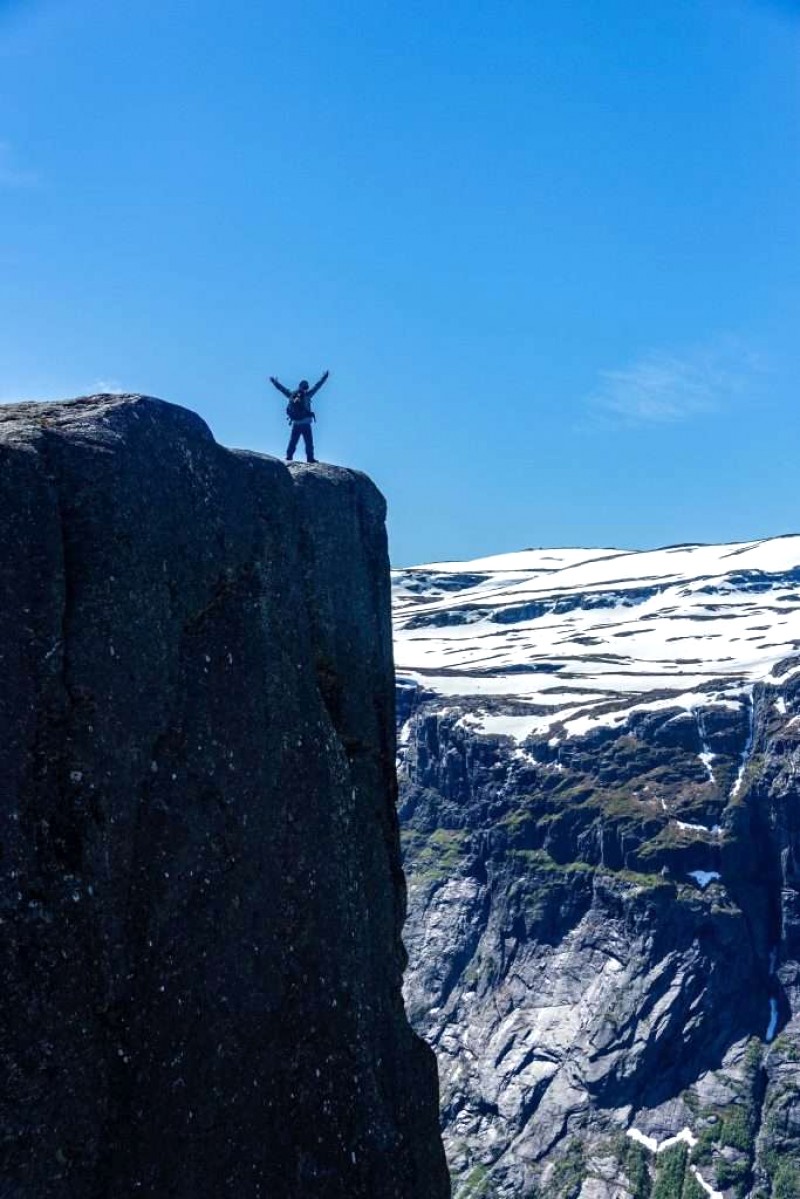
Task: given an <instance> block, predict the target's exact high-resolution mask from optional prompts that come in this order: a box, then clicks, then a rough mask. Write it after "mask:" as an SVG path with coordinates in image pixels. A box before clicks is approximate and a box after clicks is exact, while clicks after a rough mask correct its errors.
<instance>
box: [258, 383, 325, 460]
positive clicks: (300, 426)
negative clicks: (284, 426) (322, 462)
mask: <svg viewBox="0 0 800 1199" xmlns="http://www.w3.org/2000/svg"><path fill="white" fill-rule="evenodd" d="M327 378H328V372H327V371H325V374H324V375H323V376H322V378H321V379H319V380H318V381H317V382H316V383H315V384H314V386H313V387H309V386H308V385H307V384H305V383H304V385H303V386H302V387H297V388H295V390H294V391H290V390H289V388H288V387H284V386H283V384H282V383H279V382H278V380H277V379H276V378H275V377H274V376H271V377H270V383H271V384H272V386H273V387H277V389H278V391H279V392H280V393H281V395H285V396H286V398H287V399H288V401H289V403H288V404H287V405H286V417H287V420H289V421H290V423H291V426H292V435H291V437H290V438H289V446H288V448H287V450H286V457H287V459H288V460H289V461H290V462H291V460H292V458H293V457H294V452H295V450H296V449H297V443H298V441H299V440H300V438H301V437H302V438H303V442H304V444H305V447H306V458H307V459H308V461H309V462H316V459H315V457H314V436H313V434H312V432H311V422H312V421H315V420H316V419H317V418H316V417H315V415H314V413H313V412H312V410H311V397H312V396H315V395H316V394H317V392H318V391H319V389H320V387H322V384H323V383H324V382H325V380H326V379H327Z"/></svg>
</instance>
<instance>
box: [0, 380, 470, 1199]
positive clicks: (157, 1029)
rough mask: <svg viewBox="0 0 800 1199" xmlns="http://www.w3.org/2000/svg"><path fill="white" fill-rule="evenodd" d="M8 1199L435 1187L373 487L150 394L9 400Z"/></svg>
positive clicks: (0, 550) (1, 631)
mask: <svg viewBox="0 0 800 1199" xmlns="http://www.w3.org/2000/svg"><path fill="white" fill-rule="evenodd" d="M0 493H2V494H0V589H1V590H0V596H2V602H1V603H0V669H1V670H2V690H1V691H0V780H2V782H1V783H0V786H1V787H2V802H0V840H1V842H2V860H1V861H0V866H1V868H2V869H1V872H0V920H1V921H2V923H1V924H0V978H1V979H2V1000H1V1001H0V1055H1V1056H2V1062H3V1072H4V1077H5V1080H6V1081H5V1084H4V1086H3V1089H2V1095H0V1108H1V1110H2V1125H3V1132H4V1139H3V1147H2V1150H0V1191H1V1192H2V1193H3V1194H4V1195H8V1196H15V1197H16V1196H20V1197H25V1199H28V1197H30V1199H33V1196H37V1199H38V1197H42V1199H47V1197H50V1196H54V1197H55V1196H58V1197H59V1199H61V1197H64V1199H67V1197H72V1196H75V1197H76V1199H77V1197H78V1196H80V1197H81V1199H87V1197H94V1196H96V1197H98V1199H100V1197H101V1196H109V1195H112V1194H113V1195H123V1194H124V1195H127V1194H131V1195H134V1194H142V1195H158V1196H165V1195H171V1196H178V1197H181V1196H185V1197H186V1199H189V1197H190V1196H191V1197H193V1199H198V1197H202V1196H209V1197H210V1196H222V1195H237V1196H265V1197H266V1196H270V1197H279V1199H284V1197H286V1199H295V1197H297V1199H300V1197H301V1196H302V1197H303V1199H308V1197H313V1199H316V1197H319V1199H344V1197H345V1196H347V1197H348V1199H352V1197H353V1196H356V1197H358V1196H363V1197H364V1199H367V1197H368V1196H369V1197H370V1199H375V1197H379V1199H382V1197H385V1199H438V1197H440V1196H441V1197H444V1196H447V1195H448V1194H449V1184H448V1181H447V1175H446V1170H445V1166H444V1158H443V1154H442V1151H441V1145H440V1141H439V1137H438V1130H437V1094H436V1075H435V1065H434V1062H433V1059H432V1056H431V1055H430V1052H429V1051H428V1050H427V1049H426V1048H425V1047H424V1045H423V1044H422V1043H421V1042H420V1041H419V1040H418V1039H417V1038H416V1037H415V1036H414V1035H413V1034H412V1033H411V1031H410V1028H409V1027H408V1024H407V1022H406V1019H405V1014H404V1011H403V1007H402V1001H401V995H400V982H401V975H402V969H403V965H404V956H403V950H402V945H401V942H400V936H399V934H400V927H401V924H402V920H403V914H404V901H405V892H404V886H403V878H402V873H401V871H400V867H399V856H398V842H397V829H396V824H395V817H394V812H393V804H392V801H393V798H394V786H395V784H394V774H393V766H394V764H393V756H394V730H393V728H392V716H393V703H392V693H391V686H392V678H391V660H392V659H391V642H390V628H389V603H388V562H387V556H386V547H385V532H384V505H383V500H382V498H381V497H380V495H379V494H378V493H377V491H376V490H375V489H374V487H373V486H372V485H371V484H370V482H369V481H368V480H367V479H365V478H364V477H363V476H360V475H357V474H355V473H353V472H348V471H343V470H336V469H334V468H327V467H326V468H323V467H317V468H315V469H314V471H313V472H311V471H308V470H306V469H305V468H303V467H296V468H294V473H293V474H290V473H289V471H287V470H286V468H285V467H284V466H283V465H282V464H280V463H278V462H276V461H274V460H272V459H268V458H264V457H261V456H259V455H255V454H247V453H240V452H231V451H228V450H225V449H223V448H221V447H220V446H218V445H217V444H216V443H215V442H214V441H213V438H212V437H211V435H210V433H209V431H208V429H207V428H206V426H205V425H204V424H203V422H202V421H201V420H200V419H199V418H198V417H196V416H195V415H193V414H192V413H190V412H188V411H186V410H184V409H180V408H177V407H174V406H172V405H168V404H164V403H162V402H160V401H157V400H152V399H147V398H143V397H136V396H127V397H107V396H99V397H91V398H89V399H86V400H81V401H77V402H73V403H70V404H64V405H29V404H26V405H18V406H14V407H12V408H6V409H2V410H0Z"/></svg>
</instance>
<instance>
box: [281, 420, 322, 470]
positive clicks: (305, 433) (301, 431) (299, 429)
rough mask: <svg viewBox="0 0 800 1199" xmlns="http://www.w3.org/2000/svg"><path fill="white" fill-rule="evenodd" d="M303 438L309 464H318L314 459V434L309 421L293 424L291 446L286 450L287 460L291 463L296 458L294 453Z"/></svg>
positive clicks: (294, 422)
mask: <svg viewBox="0 0 800 1199" xmlns="http://www.w3.org/2000/svg"><path fill="white" fill-rule="evenodd" d="M301 437H302V439H303V442H304V444H305V447H306V459H307V460H308V461H309V462H316V458H315V457H314V434H313V433H312V432H311V425H310V423H309V422H308V421H293V422H292V435H291V437H290V438H289V445H288V447H287V449H286V457H287V460H288V461H289V462H291V460H292V459H293V458H294V452H295V450H296V449H297V443H298V441H299V440H300V438H301Z"/></svg>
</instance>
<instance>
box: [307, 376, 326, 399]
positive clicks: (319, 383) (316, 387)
mask: <svg viewBox="0 0 800 1199" xmlns="http://www.w3.org/2000/svg"><path fill="white" fill-rule="evenodd" d="M329 374H330V371H326V372H325V374H324V375H323V376H322V378H321V379H318V380H317V382H316V383H315V384H314V386H313V387H312V388H310V389H309V391H308V392H307V393H306V394H307V395H308V398H309V399H311V397H312V396H315V395H316V394H317V392H318V391H319V389H320V387H322V384H323V383H324V382H325V380H326V379H327V378H328V375H329Z"/></svg>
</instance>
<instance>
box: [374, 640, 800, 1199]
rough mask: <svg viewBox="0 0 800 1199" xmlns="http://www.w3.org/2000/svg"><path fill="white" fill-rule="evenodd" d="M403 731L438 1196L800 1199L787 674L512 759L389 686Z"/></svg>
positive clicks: (412, 975) (799, 746)
mask: <svg viewBox="0 0 800 1199" xmlns="http://www.w3.org/2000/svg"><path fill="white" fill-rule="evenodd" d="M398 714H399V719H400V721H401V722H402V729H403V734H402V737H401V747H400V755H401V770H400V776H401V787H400V812H401V821H402V823H403V825H404V840H405V845H406V859H405V860H406V870H407V875H408V879H409V895H410V904H409V908H410V916H409V923H408V927H407V929H406V942H407V945H408V948H409V954H410V959H411V968H410V971H409V975H408V978H407V984H406V985H407V998H408V1005H409V1013H410V1015H411V1017H412V1020H413V1021H414V1023H415V1027H417V1028H418V1030H420V1031H421V1032H422V1033H423V1034H424V1035H425V1036H426V1037H427V1038H428V1040H429V1042H430V1043H431V1044H432V1045H434V1046H435V1047H436V1050H437V1054H438V1057H439V1067H440V1072H441V1076H442V1102H443V1117H444V1129H445V1142H446V1145H447V1148H448V1154H449V1157H450V1162H451V1167H452V1169H453V1173H454V1183H455V1186H454V1191H455V1194H456V1195H457V1196H459V1197H460V1199H540V1197H543V1196H547V1199H703V1196H704V1195H714V1196H716V1197H717V1199H719V1197H720V1196H721V1197H723V1199H789V1197H790V1196H791V1197H794V1196H796V1195H800V1066H799V1065H798V1062H800V987H798V979H799V978H800V937H799V936H798V927H800V919H799V917H798V912H799V911H800V898H799V897H800V869H799V868H798V863H799V862H800V825H798V815H797V813H798V801H799V800H800V782H798V778H799V777H800V774H799V772H800V672H799V671H798V659H797V658H796V657H794V658H791V659H788V660H786V661H785V662H784V663H782V664H778V666H777V667H776V668H775V670H774V672H773V674H772V677H771V679H770V681H769V682H767V683H763V684H758V685H756V686H755V687H754V688H752V690H751V691H750V692H749V693H746V694H744V695H743V696H742V698H741V700H740V702H738V703H733V702H728V703H725V704H716V705H715V704H714V703H713V702H712V701H711V700H710V699H709V700H708V701H707V703H706V705H705V706H704V705H703V703H702V699H700V700H698V707H697V708H696V710H695V711H693V712H692V713H687V712H686V711H685V710H684V709H682V708H680V707H671V706H670V705H669V703H665V704H664V706H663V708H660V709H658V710H655V711H651V712H642V713H634V714H633V715H632V716H631V718H630V719H629V720H628V721H627V722H626V723H624V724H623V725H621V726H620V727H617V728H609V727H604V728H603V727H601V728H599V729H597V730H596V731H594V732H592V733H590V734H586V735H577V736H576V735H573V736H564V737H562V738H560V739H559V738H550V737H549V736H548V735H547V734H545V735H540V736H538V737H537V736H530V737H528V738H527V739H526V741H525V742H524V744H523V745H520V744H518V743H517V742H515V741H514V740H513V739H512V738H511V737H508V736H490V735H485V734H482V733H481V729H480V722H479V721H478V720H477V719H474V718H473V717H472V715H471V709H470V704H469V701H468V700H464V699H459V700H457V701H454V700H453V699H451V698H449V697H448V698H442V697H441V696H437V695H434V694H431V693H426V692H425V691H424V689H422V688H414V687H411V686H409V685H407V684H406V685H401V688H400V697H399V702H398ZM701 755H702V756H701ZM631 1133H633V1136H631ZM676 1137H678V1138H679V1139H678V1140H677V1141H673V1138H676ZM656 1147H658V1149H659V1150H660V1151H659V1152H656V1151H655V1150H656Z"/></svg>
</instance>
